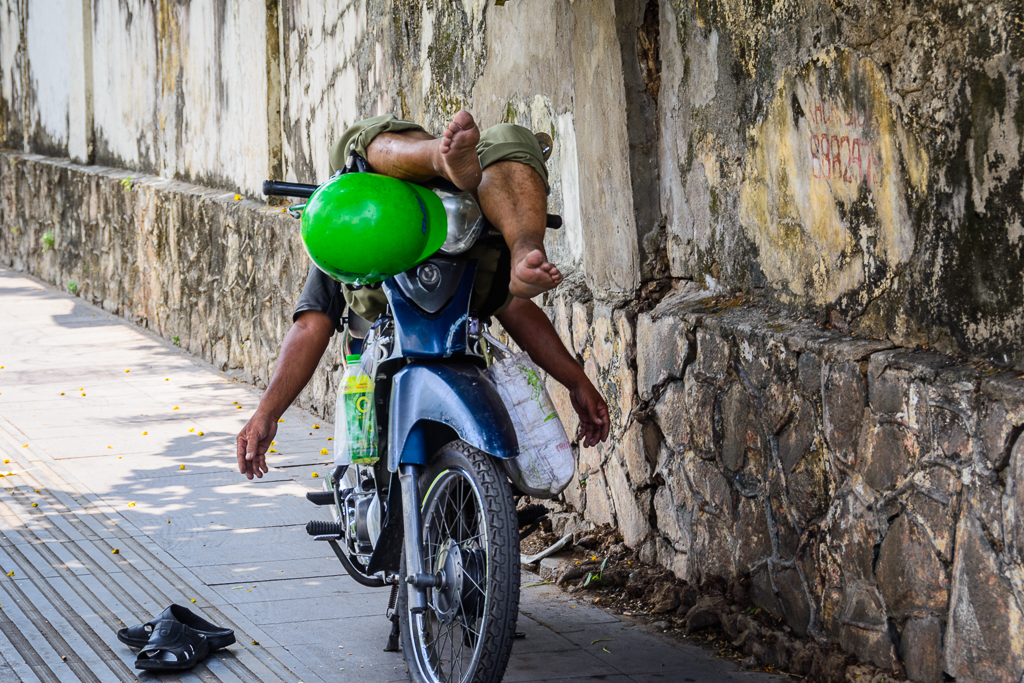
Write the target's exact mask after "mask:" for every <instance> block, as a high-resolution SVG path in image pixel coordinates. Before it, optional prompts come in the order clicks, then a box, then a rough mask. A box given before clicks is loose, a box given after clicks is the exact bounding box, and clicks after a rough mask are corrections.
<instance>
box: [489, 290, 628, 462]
mask: <svg viewBox="0 0 1024 683" xmlns="http://www.w3.org/2000/svg"><path fill="white" fill-rule="evenodd" d="M497 318H498V322H500V323H501V326H502V327H504V328H505V331H506V332H508V333H509V336H511V337H512V339H514V340H515V342H516V344H518V345H519V347H520V348H521V349H523V351H526V353H528V354H529V355H530V358H532V359H533V362H534V363H536V364H537V365H539V366H540V367H541V369H543V370H544V371H545V372H547V373H548V374H549V375H551V376H552V377H554V378H555V380H556V381H558V382H559V383H560V384H562V385H563V386H565V388H566V389H568V390H569V397H570V399H571V400H572V407H573V408H574V409H575V410H576V412H577V414H579V416H580V432H579V434H578V435H577V436H578V437H579V438H580V441H581V442H582V443H583V445H584V446H585V447H587V448H590V447H591V446H596V445H597V444H599V443H600V442H602V441H604V440H605V439H607V438H608V427H609V424H610V421H609V419H608V404H607V403H605V401H604V398H602V397H601V394H600V392H598V390H597V389H596V388H595V387H594V385H593V384H592V383H591V381H590V379H589V378H588V377H587V374H586V373H585V372H583V368H581V367H580V365H579V363H577V362H576V359H575V358H573V357H572V356H570V355H569V351H568V350H567V349H566V348H565V345H564V344H562V340H561V339H559V337H558V333H557V332H556V331H555V327H554V325H552V324H551V321H550V320H548V317H547V316H546V315H544V311H542V310H541V309H540V307H539V306H537V304H535V303H533V302H532V301H530V300H529V299H520V298H518V297H517V298H514V299H512V303H511V304H509V306H508V308H506V309H505V310H504V311H502V312H501V313H499V314H498V315H497Z"/></svg>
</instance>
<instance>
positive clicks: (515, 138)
mask: <svg viewBox="0 0 1024 683" xmlns="http://www.w3.org/2000/svg"><path fill="white" fill-rule="evenodd" d="M409 130H418V131H423V127H422V126H420V125H419V124H416V123H412V122H411V121H402V120H401V119H398V118H395V116H394V115H392V114H384V115H383V116H374V117H373V118H372V119H364V120H362V121H359V122H358V123H354V124H352V125H351V126H350V127H349V128H348V130H346V131H345V132H344V134H342V136H341V139H340V140H338V141H337V142H336V143H334V145H333V146H332V147H331V153H330V161H331V175H334V172H335V171H337V170H338V169H339V168H341V167H342V166H344V165H345V160H346V159H348V155H349V153H351V152H352V151H353V150H355V152H356V154H358V155H359V156H361V157H362V158H363V159H366V155H367V151H366V150H367V148H368V147H369V146H370V143H371V142H373V139H374V138H375V137H377V136H378V135H380V134H381V133H401V132H403V131H409ZM423 132H426V131H423ZM476 153H477V155H479V157H480V167H481V168H487V167H488V166H490V165H491V164H495V163H497V162H499V161H518V162H519V163H521V164H526V165H527V166H529V167H530V168H532V169H533V170H534V171H536V172H537V174H538V175H540V177H541V179H543V180H544V187H545V188H546V189H549V187H550V186H549V185H548V169H547V166H545V165H544V153H543V151H542V150H541V147H540V142H538V141H537V136H535V135H534V134H533V133H531V132H530V130H529V129H528V128H523V127H522V126H517V125H515V124H513V123H499V124H498V125H496V126H491V127H490V128H487V129H486V130H484V131H481V133H480V142H478V143H477V145H476Z"/></svg>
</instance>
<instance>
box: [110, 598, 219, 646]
mask: <svg viewBox="0 0 1024 683" xmlns="http://www.w3.org/2000/svg"><path fill="white" fill-rule="evenodd" d="M160 621H177V622H180V623H182V624H184V625H185V626H188V627H189V628H191V629H192V630H193V631H196V632H198V633H200V634H201V635H204V636H206V642H207V644H208V645H209V648H210V652H214V651H216V650H219V649H221V648H224V647H227V646H228V645H231V644H232V643H234V642H235V632H234V631H232V630H231V629H229V628H220V627H219V626H216V625H214V624H211V623H210V622H208V621H207V620H206V619H203V618H202V617H200V616H199V615H197V614H195V613H194V612H192V611H191V610H190V609H188V608H187V607H182V606H181V605H171V606H170V607H168V608H167V609H165V610H164V611H163V612H161V613H160V615H159V616H158V617H156V618H154V619H153V620H152V621H150V622H148V623H145V624H139V625H138V626H130V627H128V628H123V629H121V630H120V631H118V632H117V639H118V640H120V641H121V642H122V643H124V644H125V645H127V646H128V647H134V648H137V649H141V648H144V647H146V643H148V642H149V638H150V636H151V635H152V633H153V628H154V626H156V624H157V622H160Z"/></svg>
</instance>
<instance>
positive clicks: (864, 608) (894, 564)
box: [550, 289, 1024, 683]
mask: <svg viewBox="0 0 1024 683" xmlns="http://www.w3.org/2000/svg"><path fill="white" fill-rule="evenodd" d="M550 313H551V315H552V318H553V319H554V321H555V324H556V327H557V329H558V330H559V333H560V335H561V336H562V338H563V340H564V341H565V343H566V345H567V346H569V347H570V348H573V349H575V350H577V352H579V353H580V355H581V357H582V358H583V359H584V363H585V367H586V368H587V372H588V374H589V375H590V376H591V377H594V378H596V379H597V380H598V382H599V385H600V387H601V389H602V390H603V392H604V393H605V395H606V396H607V397H608V399H609V402H610V404H611V405H610V408H611V411H610V412H611V415H612V420H613V425H614V426H613V430H612V439H610V441H609V442H608V444H607V445H606V446H604V447H601V448H598V449H581V450H580V453H579V469H578V474H577V478H576V480H575V481H574V482H573V483H572V484H570V486H569V488H568V489H567V490H566V492H565V493H564V497H565V503H566V505H567V507H566V509H565V513H564V514H561V515H559V516H558V520H557V526H558V529H557V530H558V531H559V532H562V531H565V530H567V529H574V528H580V525H581V523H582V524H583V525H585V524H586V523H587V521H589V522H593V523H598V524H604V523H607V524H612V525H613V526H615V527H616V528H617V529H618V530H619V531H620V532H621V534H622V536H623V539H624V541H625V543H626V545H627V546H629V547H631V548H634V549H639V551H640V556H641V558H642V559H645V560H647V561H649V562H657V563H660V564H662V565H663V566H665V567H666V568H668V569H671V570H672V571H673V572H674V573H675V574H676V575H677V576H678V577H680V578H682V579H685V580H687V581H690V582H693V583H698V584H699V583H704V582H706V581H708V580H709V579H711V578H712V577H721V578H724V579H726V580H727V581H728V580H730V579H734V578H738V577H748V576H749V577H750V580H751V589H750V593H751V598H752V599H753V600H754V602H755V603H756V604H758V605H760V606H762V607H763V608H765V609H767V610H768V611H769V612H771V613H772V614H774V615H775V616H777V617H778V618H780V619H782V620H784V621H785V622H786V623H787V624H788V625H789V627H790V628H792V629H793V631H794V632H795V633H797V634H798V635H801V636H811V637H814V638H817V639H823V640H826V641H832V642H835V643H839V644H840V645H841V646H842V648H843V649H844V650H846V651H847V652H849V653H852V654H855V655H856V656H857V657H858V658H859V659H860V660H861V661H866V662H871V663H873V664H875V665H877V666H879V667H882V668H884V669H888V670H890V671H901V672H904V673H905V674H906V675H907V676H908V677H909V679H910V680H913V681H928V682H932V681H934V682H936V683H938V682H939V681H942V680H943V678H942V672H943V671H945V672H947V673H948V674H949V675H951V676H953V677H955V679H956V680H957V681H978V682H981V681H996V680H998V681H1017V680H1019V679H1020V677H1021V675H1022V674H1024V654H1022V652H1024V650H1022V648H1021V643H1022V641H1024V631H1022V625H1024V517H1022V514H1021V510H1022V509H1024V508H1022V504H1024V498H1022V497H1021V496H1022V488H1024V487H1022V486H1021V481H1022V480H1021V476H1022V475H1024V435H1022V432H1024V375H1020V373H1019V371H1017V372H1015V373H1007V372H999V371H998V370H997V369H996V368H995V367H994V366H991V365H985V364H977V363H976V364H973V365H968V364H964V363H957V362H956V361H955V360H952V359H951V358H949V357H947V356H942V355H937V354H934V353H925V352H916V351H912V350H907V349H898V348H893V347H892V345H891V344H890V343H889V342H887V341H883V340H876V339H871V338H865V337H858V336H856V335H852V336H851V335H850V334H848V333H845V334H844V333H839V332H836V331H833V330H828V329H825V327H824V326H822V325H815V324H813V323H810V322H806V321H799V320H795V319H794V318H793V317H792V316H788V315H784V314H780V313H779V312H778V311H777V310H772V309H767V308H765V307H763V304H755V303H754V302H753V301H752V300H751V299H749V298H745V297H737V298H729V297H717V298H709V297H708V295H707V293H700V292H693V291H692V290H691V291H687V290H686V289H683V290H678V291H676V292H674V293H673V294H671V295H670V296H668V297H666V298H665V299H664V300H663V301H662V302H661V303H660V304H659V305H658V306H657V307H656V308H654V309H653V310H650V311H649V312H643V313H639V314H636V312H635V311H631V310H628V309H626V310H612V309H610V308H608V307H607V306H604V305H602V304H601V303H599V302H594V303H580V302H578V301H573V300H572V299H570V298H568V297H563V296H557V297H554V298H553V301H552V307H551V309H550ZM1016 375H1020V376H1019V377H1018V376H1016ZM552 393H553V396H554V398H555V402H556V405H557V407H558V409H559V413H560V414H561V416H562V418H563V421H564V422H565V423H566V426H567V428H570V429H571V428H572V427H574V425H575V418H574V417H573V411H572V408H571V406H570V403H569V397H568V393H567V392H566V391H565V390H564V389H561V388H560V387H552ZM581 518H582V519H584V520H586V521H583V522H581ZM722 618H723V620H728V619H730V618H731V617H730V616H729V615H728V614H726V615H723V617H722Z"/></svg>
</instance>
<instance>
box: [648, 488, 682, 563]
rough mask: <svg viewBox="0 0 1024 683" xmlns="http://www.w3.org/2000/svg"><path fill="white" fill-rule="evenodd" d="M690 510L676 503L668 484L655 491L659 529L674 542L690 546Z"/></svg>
mask: <svg viewBox="0 0 1024 683" xmlns="http://www.w3.org/2000/svg"><path fill="white" fill-rule="evenodd" d="M689 517H690V515H689V511H688V510H686V508H681V507H679V506H677V505H676V502H675V499H674V497H673V495H672V492H671V491H670V490H669V487H668V486H662V487H661V488H659V489H658V490H657V491H656V492H655V493H654V518H655V521H656V524H657V527H658V531H659V532H660V533H661V534H663V535H664V536H666V537H668V539H669V540H670V541H672V544H673V545H675V546H677V547H680V548H684V549H685V548H688V547H689V541H690V534H689Z"/></svg>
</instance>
